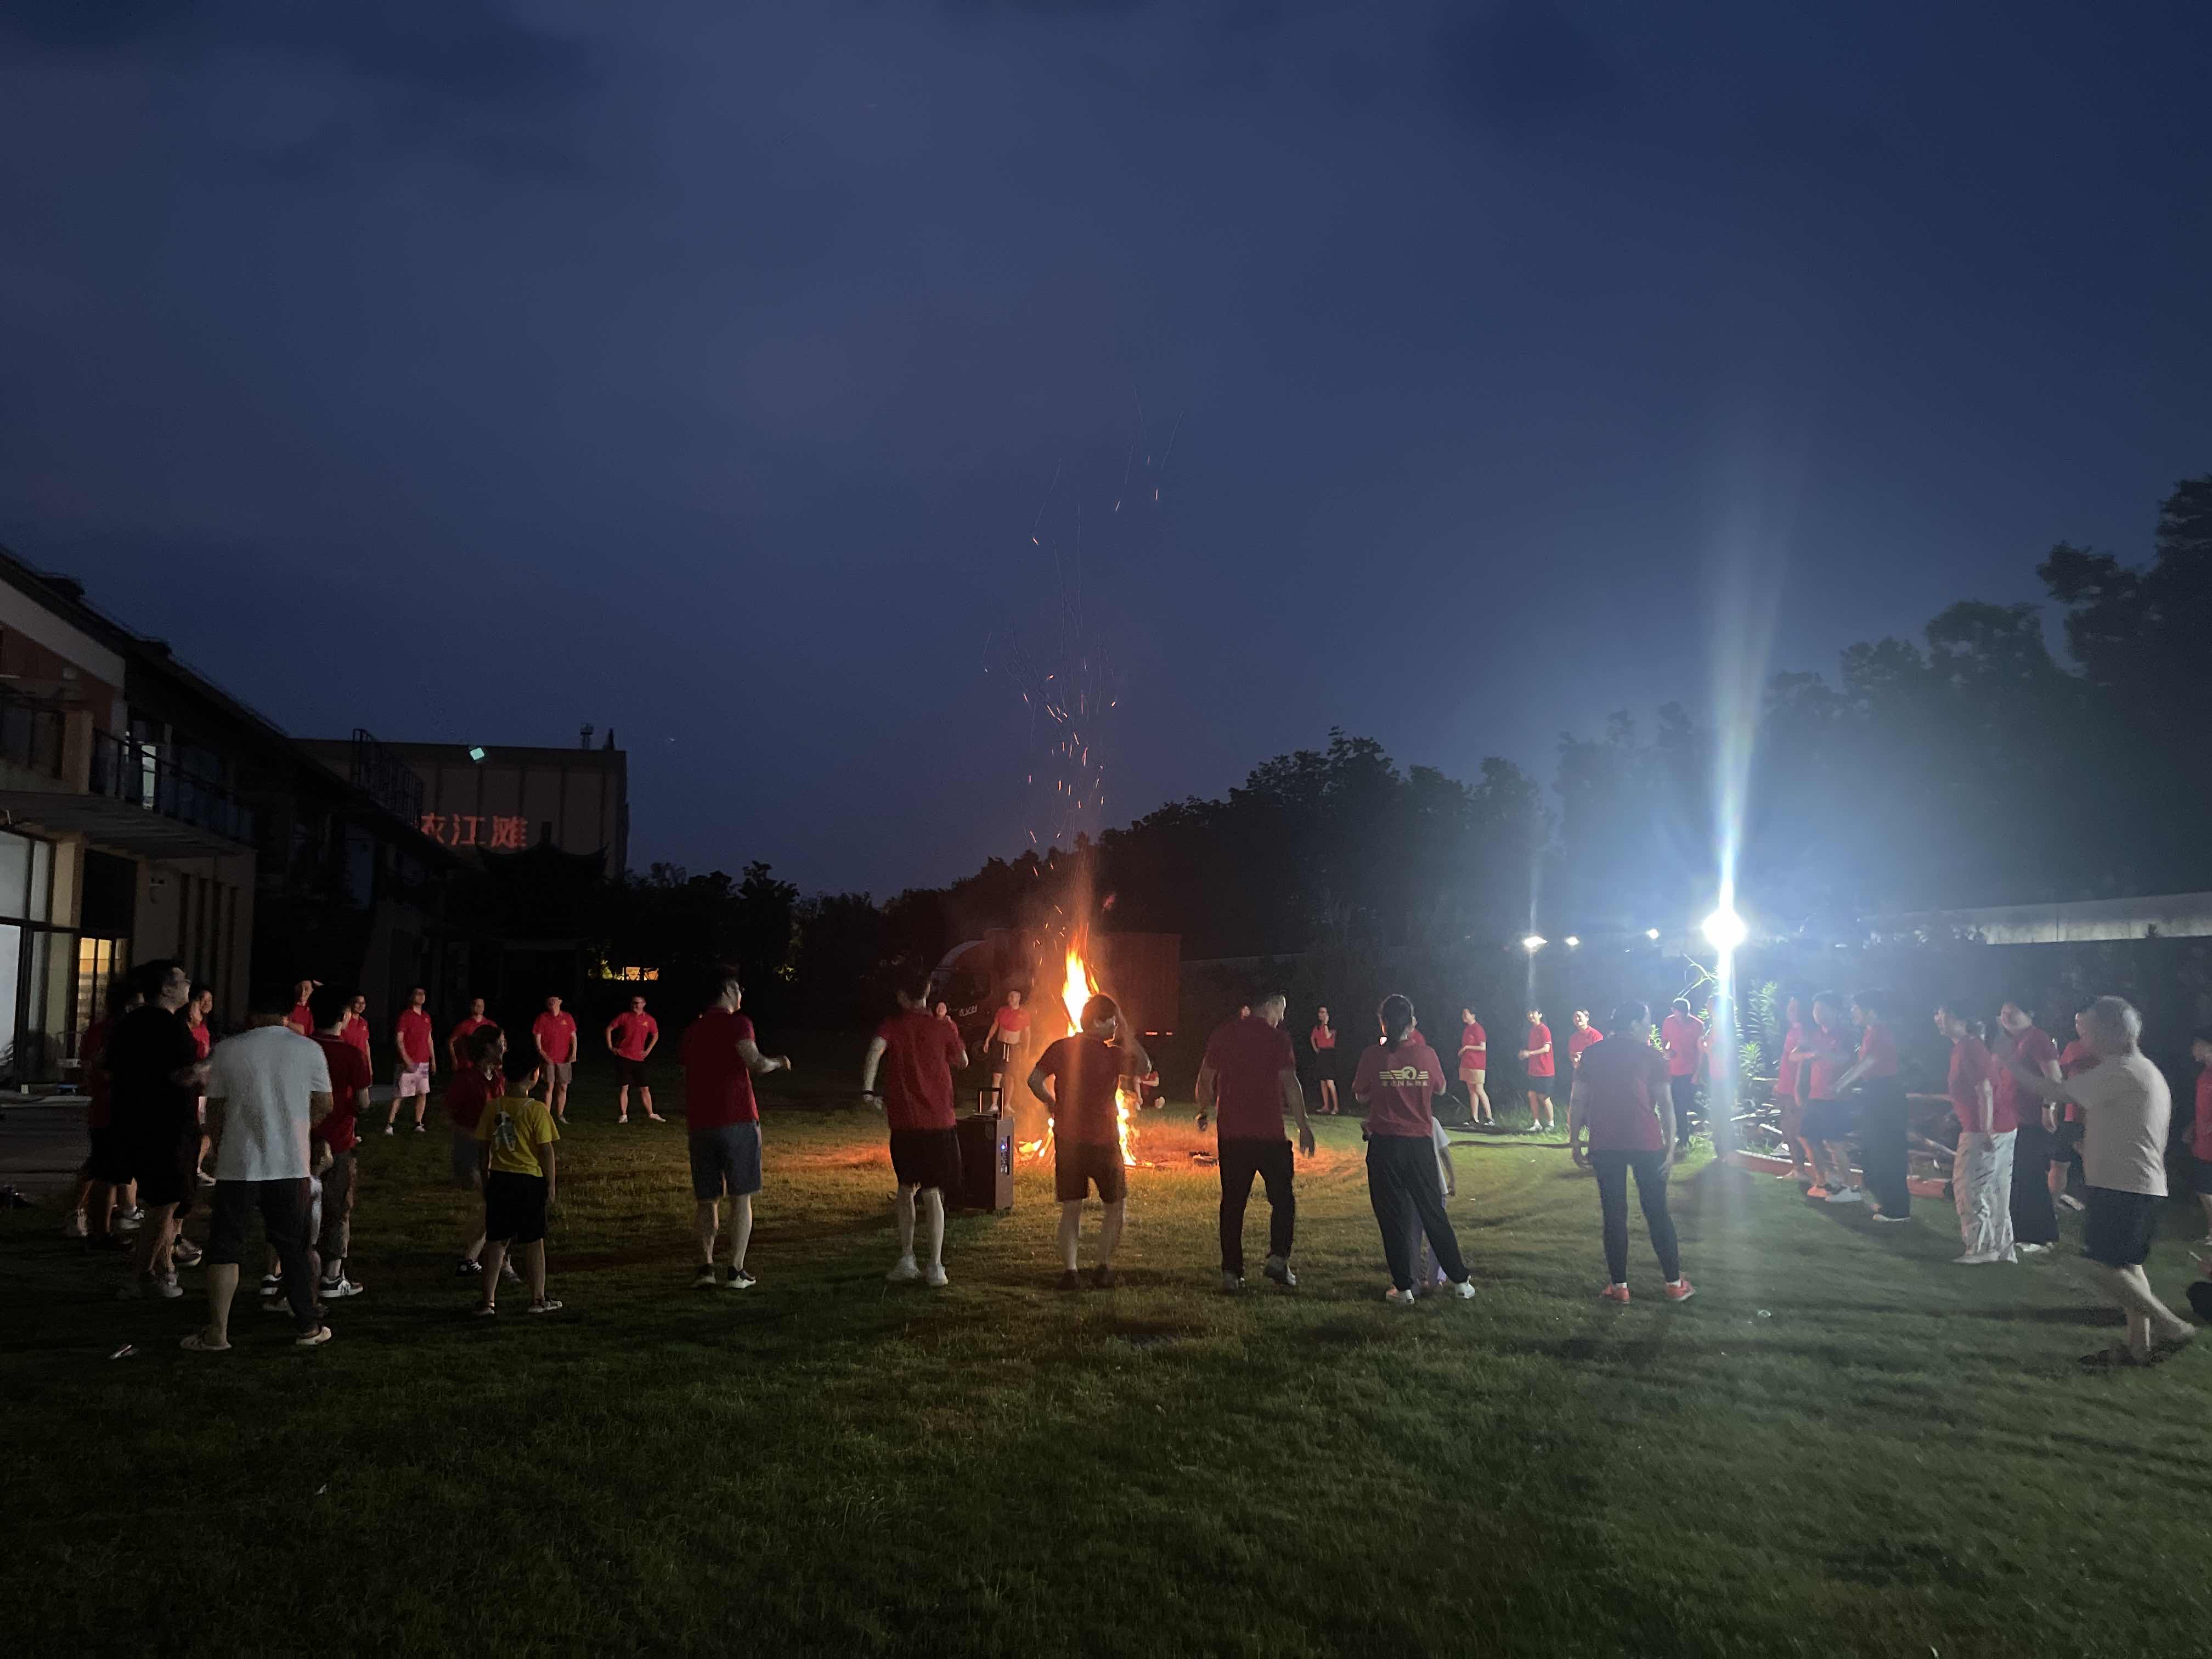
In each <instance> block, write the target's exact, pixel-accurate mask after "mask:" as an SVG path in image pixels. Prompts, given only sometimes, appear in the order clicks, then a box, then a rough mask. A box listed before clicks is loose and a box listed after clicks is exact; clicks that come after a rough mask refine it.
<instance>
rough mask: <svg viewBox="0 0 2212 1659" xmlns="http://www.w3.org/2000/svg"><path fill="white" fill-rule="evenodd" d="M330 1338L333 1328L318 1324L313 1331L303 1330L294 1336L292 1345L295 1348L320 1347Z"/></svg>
mask: <svg viewBox="0 0 2212 1659" xmlns="http://www.w3.org/2000/svg"><path fill="white" fill-rule="evenodd" d="M329 1340H331V1328H330V1327H329V1326H327V1325H318V1326H316V1327H315V1328H314V1329H313V1330H312V1331H302V1332H301V1333H300V1334H299V1335H297V1336H295V1337H294V1338H293V1339H292V1346H294V1347H295V1348H319V1347H321V1346H323V1344H324V1343H325V1342H327V1341H329Z"/></svg>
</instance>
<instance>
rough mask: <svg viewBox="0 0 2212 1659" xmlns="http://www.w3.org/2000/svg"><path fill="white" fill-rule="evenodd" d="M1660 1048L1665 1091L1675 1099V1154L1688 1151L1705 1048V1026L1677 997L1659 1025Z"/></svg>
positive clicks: (1683, 1000) (1688, 1004)
mask: <svg viewBox="0 0 2212 1659" xmlns="http://www.w3.org/2000/svg"><path fill="white" fill-rule="evenodd" d="M1659 1046H1660V1047H1661V1048H1664V1049H1665V1050H1666V1051H1667V1091H1668V1093H1669V1094H1670V1095H1672V1096H1673V1097H1674V1153H1675V1156H1676V1157H1678V1158H1679V1157H1680V1156H1681V1155H1682V1154H1683V1153H1684V1152H1688V1151H1689V1150H1690V1114H1691V1111H1692V1108H1693V1107H1694V1105H1695V1104H1696V1102H1697V1097H1698V1061H1699V1059H1700V1058H1701V1057H1702V1056H1703V1054H1704V1053H1705V1021H1703V1020H1702V1019H1699V1018H1698V1017H1697V1016H1696V1015H1695V1014H1693V1013H1692V1012H1690V1000H1689V998H1687V997H1676V998H1675V999H1674V1006H1673V1007H1671V1008H1669V1009H1668V1011H1667V1018H1664V1019H1662V1020H1661V1021H1660V1022H1659Z"/></svg>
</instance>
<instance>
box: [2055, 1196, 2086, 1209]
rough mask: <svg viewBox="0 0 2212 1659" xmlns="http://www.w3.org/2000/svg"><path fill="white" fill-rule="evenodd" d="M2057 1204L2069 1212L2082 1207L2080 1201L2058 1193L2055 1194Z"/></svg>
mask: <svg viewBox="0 0 2212 1659" xmlns="http://www.w3.org/2000/svg"><path fill="white" fill-rule="evenodd" d="M2057 1202H2059V1203H2061V1204H2063V1205H2064V1206H2066V1207H2067V1208H2068V1209H2069V1210H2079V1209H2081V1208H2082V1207H2083V1206H2082V1203H2081V1200H2080V1199H2078V1198H2076V1197H2075V1196H2074V1194H2071V1193H2060V1194H2057Z"/></svg>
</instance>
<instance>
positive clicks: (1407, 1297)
mask: <svg viewBox="0 0 2212 1659" xmlns="http://www.w3.org/2000/svg"><path fill="white" fill-rule="evenodd" d="M1383 1300H1384V1301H1385V1302H1388V1303H1389V1304H1390V1305H1391V1306H1392V1307H1394V1308H1410V1307H1412V1306H1413V1292H1412V1291H1401V1290H1400V1289H1399V1288H1398V1287H1397V1286H1396V1285H1392V1286H1391V1287H1390V1288H1389V1290H1388V1291H1384V1292H1383Z"/></svg>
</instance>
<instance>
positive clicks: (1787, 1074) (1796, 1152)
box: [1774, 996, 1814, 1187]
mask: <svg viewBox="0 0 2212 1659" xmlns="http://www.w3.org/2000/svg"><path fill="white" fill-rule="evenodd" d="M1783 1021H1784V1028H1783V1032H1782V1058H1781V1060H1779V1061H1778V1062H1777V1064H1776V1066H1775V1067H1774V1109H1775V1111H1776V1113H1777V1115H1778V1116H1779V1117H1780V1119H1781V1123H1780V1128H1781V1133H1782V1145H1783V1146H1784V1148H1785V1149H1786V1150H1787V1151H1788V1152H1789V1153H1790V1167H1789V1168H1788V1169H1786V1170H1784V1171H1783V1172H1782V1173H1781V1174H1780V1175H1778V1176H1776V1177H1775V1179H1776V1180H1778V1181H1795V1182H1797V1184H1798V1185H1799V1186H1801V1187H1809V1186H1811V1185H1812V1184H1813V1176H1814V1170H1813V1166H1812V1164H1811V1163H1810V1161H1809V1159H1808V1154H1807V1150H1806V1146H1805V1085H1804V1082H1803V1078H1804V1073H1805V1063H1804V1046H1805V1004H1804V1001H1803V1000H1802V999H1801V998H1798V997H1794V996H1793V997H1791V998H1790V1000H1789V1001H1788V1002H1787V1003H1786V1004H1785V1005H1784V1010H1783Z"/></svg>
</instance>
